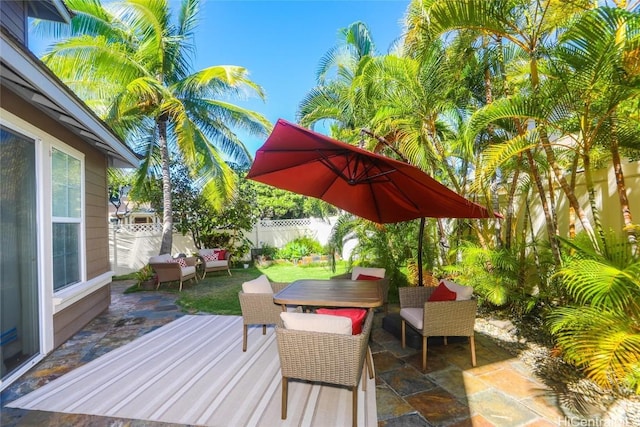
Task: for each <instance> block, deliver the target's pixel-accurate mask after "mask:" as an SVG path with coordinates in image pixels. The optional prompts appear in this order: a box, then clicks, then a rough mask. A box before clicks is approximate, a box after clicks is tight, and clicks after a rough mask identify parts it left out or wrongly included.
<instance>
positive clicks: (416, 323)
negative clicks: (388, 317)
mask: <svg viewBox="0 0 640 427" xmlns="http://www.w3.org/2000/svg"><path fill="white" fill-rule="evenodd" d="M400 317H402V318H403V319H404V320H406V321H407V322H409V323H410V324H411V325H412V326H413V327H414V328H416V329H419V330H422V322H423V321H424V309H422V308H415V307H408V308H403V309H401V310H400Z"/></svg>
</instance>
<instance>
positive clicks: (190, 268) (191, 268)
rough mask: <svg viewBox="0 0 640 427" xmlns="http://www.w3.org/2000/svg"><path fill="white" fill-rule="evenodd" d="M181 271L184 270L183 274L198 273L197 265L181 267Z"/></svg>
mask: <svg viewBox="0 0 640 427" xmlns="http://www.w3.org/2000/svg"><path fill="white" fill-rule="evenodd" d="M180 271H182V275H183V276H188V275H189V274H196V266H195V265H188V266H186V267H182V268H180Z"/></svg>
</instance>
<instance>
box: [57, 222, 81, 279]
mask: <svg viewBox="0 0 640 427" xmlns="http://www.w3.org/2000/svg"><path fill="white" fill-rule="evenodd" d="M79 236H80V224H64V223H54V224H53V289H54V290H57V289H60V288H62V287H64V286H67V285H70V284H72V283H77V282H79V281H80V268H79V266H80V241H79Z"/></svg>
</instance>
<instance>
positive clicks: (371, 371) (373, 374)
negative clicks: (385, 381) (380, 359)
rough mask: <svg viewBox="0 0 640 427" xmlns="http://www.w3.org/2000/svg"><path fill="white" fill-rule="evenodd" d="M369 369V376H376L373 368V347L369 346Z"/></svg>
mask: <svg viewBox="0 0 640 427" xmlns="http://www.w3.org/2000/svg"><path fill="white" fill-rule="evenodd" d="M367 370H368V371H369V378H371V379H373V378H374V377H375V372H374V370H373V354H371V347H369V346H367Z"/></svg>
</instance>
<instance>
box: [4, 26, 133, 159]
mask: <svg viewBox="0 0 640 427" xmlns="http://www.w3.org/2000/svg"><path fill="white" fill-rule="evenodd" d="M0 52H1V53H2V55H1V61H0V62H1V64H0V79H1V80H0V81H1V83H2V85H3V86H6V87H7V88H9V89H10V90H11V91H13V92H14V93H16V94H17V95H18V96H20V97H21V98H23V99H25V100H26V101H28V102H29V103H31V104H33V105H35V106H36V107H37V108H39V109H40V110H42V111H43V112H44V113H45V114H47V115H48V116H50V117H52V118H53V119H54V120H56V121H58V122H59V123H61V124H62V125H64V126H65V127H67V128H68V129H69V130H71V131H72V132H73V133H75V134H76V135H78V136H80V137H81V138H82V139H83V140H85V141H86V142H87V143H88V144H90V145H92V146H94V147H96V148H97V149H98V150H100V151H102V152H103V153H105V154H106V155H107V157H108V158H109V166H112V167H116V168H131V167H137V165H138V162H139V159H138V158H137V157H136V155H135V153H134V152H133V151H132V150H131V149H130V148H129V147H128V146H127V145H126V144H125V143H124V142H123V141H122V140H121V139H120V138H119V137H118V136H117V135H116V134H115V133H114V132H113V131H112V130H111V129H110V128H109V126H108V125H107V124H106V123H105V122H104V121H102V120H101V119H100V118H99V117H98V116H97V115H96V114H95V113H94V112H93V111H92V110H91V109H90V108H89V107H88V106H87V105H86V104H85V103H84V102H83V101H82V100H81V99H80V98H78V96H77V95H75V94H74V93H73V92H72V91H71V90H70V89H69V88H68V87H67V86H66V85H65V84H64V83H62V81H61V80H60V79H59V78H58V77H57V76H56V75H55V74H53V72H51V70H49V68H47V66H46V65H44V64H43V63H42V61H40V60H39V59H38V58H37V57H36V56H35V55H34V54H33V53H31V52H30V51H29V50H27V49H26V48H25V47H23V46H22V45H21V44H20V43H19V42H18V41H17V40H15V39H14V38H13V37H12V36H11V35H10V34H8V33H7V32H5V31H2V32H1V34H0Z"/></svg>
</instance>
